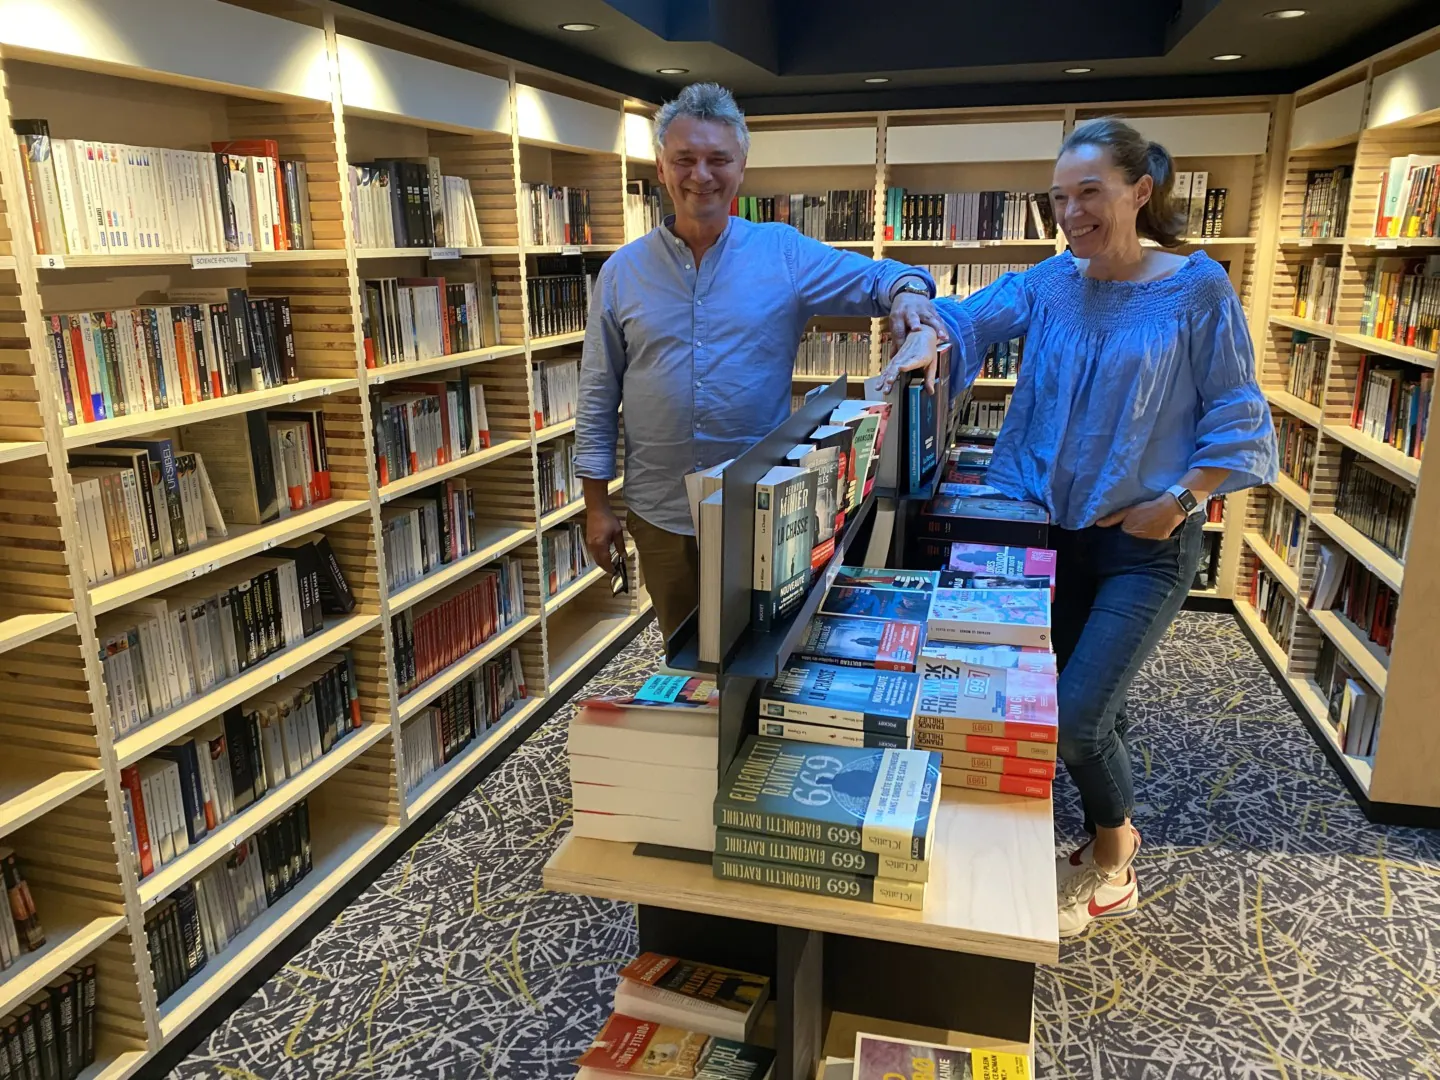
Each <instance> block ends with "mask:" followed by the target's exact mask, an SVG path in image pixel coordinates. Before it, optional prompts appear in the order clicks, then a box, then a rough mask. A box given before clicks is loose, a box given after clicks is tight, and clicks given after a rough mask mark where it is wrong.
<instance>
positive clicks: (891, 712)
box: [760, 661, 920, 737]
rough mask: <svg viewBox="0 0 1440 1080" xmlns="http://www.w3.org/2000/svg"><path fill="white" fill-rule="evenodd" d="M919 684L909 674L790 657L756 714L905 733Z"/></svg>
mask: <svg viewBox="0 0 1440 1080" xmlns="http://www.w3.org/2000/svg"><path fill="white" fill-rule="evenodd" d="M919 684H920V680H919V678H918V677H917V676H915V675H913V674H911V673H909V672H903V671H875V670H871V669H866V668H847V667H837V666H836V665H833V664H821V663H806V662H795V661H791V662H790V664H788V665H787V666H786V668H785V670H784V671H782V672H781V673H780V677H779V678H777V679H775V680H773V681H772V682H770V683H769V684H768V685H767V686H766V688H765V690H764V692H763V694H762V695H761V698H760V715H761V718H762V719H776V720H801V721H807V722H809V723H812V724H828V725H831V726H834V727H843V728H849V729H851V730H858V731H874V732H880V733H884V734H890V735H899V736H902V737H908V736H909V734H910V718H911V716H912V715H913V713H914V711H915V694H916V691H917V689H918V687H919Z"/></svg>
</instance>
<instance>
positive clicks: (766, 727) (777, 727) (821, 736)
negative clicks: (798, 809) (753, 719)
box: [759, 716, 912, 750]
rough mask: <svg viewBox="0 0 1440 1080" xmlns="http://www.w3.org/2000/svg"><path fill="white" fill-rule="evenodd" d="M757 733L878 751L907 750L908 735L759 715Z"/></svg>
mask: <svg viewBox="0 0 1440 1080" xmlns="http://www.w3.org/2000/svg"><path fill="white" fill-rule="evenodd" d="M759 730H760V734H761V735H768V736H769V737H770V738H772V739H789V740H790V741H791V742H807V743H818V744H820V745H825V746H872V747H876V748H878V749H881V750H908V749H910V744H911V740H912V736H911V735H908V734H907V735H892V734H889V733H886V732H883V731H866V730H865V729H863V728H847V727H835V726H834V725H831V724H809V723H805V722H803V721H800V720H772V719H769V718H767V717H764V716H762V717H760V723H759Z"/></svg>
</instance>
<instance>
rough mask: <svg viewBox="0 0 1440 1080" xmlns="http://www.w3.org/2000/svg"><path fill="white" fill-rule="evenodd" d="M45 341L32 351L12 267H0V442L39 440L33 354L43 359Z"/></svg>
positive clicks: (41, 428) (38, 416)
mask: <svg viewBox="0 0 1440 1080" xmlns="http://www.w3.org/2000/svg"><path fill="white" fill-rule="evenodd" d="M44 349H45V343H44V342H39V343H38V344H37V348H36V349H35V350H34V352H32V350H31V342H30V337H29V335H28V334H27V333H26V330H25V312H24V311H23V310H22V308H21V303H20V285H19V283H18V282H17V281H16V278H15V274H14V272H13V271H10V270H5V269H0V442H40V441H41V440H43V439H44V437H45V432H44V429H43V427H42V424H41V420H40V392H39V390H38V388H37V387H36V384H35V369H34V366H33V365H34V362H35V361H34V360H32V357H34V356H35V355H36V354H37V353H38V354H40V358H41V360H42V362H44Z"/></svg>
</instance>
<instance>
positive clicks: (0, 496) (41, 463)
mask: <svg viewBox="0 0 1440 1080" xmlns="http://www.w3.org/2000/svg"><path fill="white" fill-rule="evenodd" d="M0 575H3V581H4V588H3V589H0V615H12V614H17V613H20V612H31V611H37V612H38V611H71V610H73V609H74V606H75V603H74V594H73V592H72V591H71V590H72V586H71V581H70V577H69V568H68V566H67V565H66V562H65V542H64V538H63V535H62V533H61V531H60V508H59V506H58V505H57V498H56V495H55V488H54V486H53V484H52V481H51V477H50V466H49V464H48V463H47V461H46V459H45V458H44V457H36V458H27V459H25V460H23V461H15V462H10V463H8V464H6V465H5V467H4V470H3V475H0Z"/></svg>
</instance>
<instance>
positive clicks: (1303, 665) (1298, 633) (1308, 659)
mask: <svg viewBox="0 0 1440 1080" xmlns="http://www.w3.org/2000/svg"><path fill="white" fill-rule="evenodd" d="M1302 595H1303V594H1302ZM1296 608H1297V610H1296V613H1295V627H1294V630H1293V632H1292V639H1291V643H1290V664H1289V669H1288V671H1287V674H1289V675H1291V676H1293V677H1294V678H1297V679H1304V680H1305V681H1307V682H1311V683H1313V682H1314V681H1315V662H1316V661H1317V660H1318V659H1319V657H1320V646H1321V644H1322V643H1323V642H1324V640H1325V635H1324V634H1323V633H1321V631H1320V627H1318V626H1316V625H1315V621H1314V620H1313V619H1311V618H1310V616H1309V615H1308V614H1307V613H1306V612H1305V610H1304V608H1303V607H1302V606H1301V605H1298V604H1297V605H1296Z"/></svg>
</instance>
